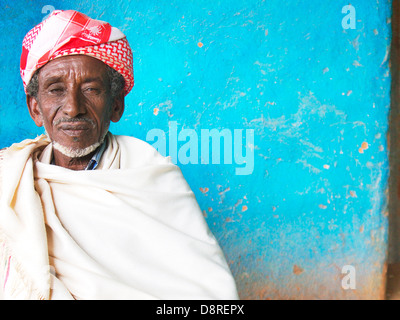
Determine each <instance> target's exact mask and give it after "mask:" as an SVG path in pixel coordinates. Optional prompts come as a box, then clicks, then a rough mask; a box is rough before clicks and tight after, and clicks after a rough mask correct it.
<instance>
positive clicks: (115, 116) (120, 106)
mask: <svg viewBox="0 0 400 320" xmlns="http://www.w3.org/2000/svg"><path fill="white" fill-rule="evenodd" d="M124 110H125V94H124V91H123V90H122V91H121V93H120V94H119V95H118V96H117V97H115V98H114V102H113V105H112V109H111V117H110V120H111V121H112V122H118V121H119V120H120V119H121V118H122V115H123V113H124Z"/></svg>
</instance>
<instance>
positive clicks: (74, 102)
mask: <svg viewBox="0 0 400 320" xmlns="http://www.w3.org/2000/svg"><path fill="white" fill-rule="evenodd" d="M62 111H63V113H64V114H65V115H67V116H69V117H70V118H75V117H77V116H78V115H81V114H85V113H86V108H85V106H84V103H83V99H82V97H81V93H80V92H79V90H68V92H67V93H66V95H65V102H64V106H63V110H62Z"/></svg>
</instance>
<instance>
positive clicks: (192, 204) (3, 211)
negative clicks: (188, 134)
mask: <svg viewBox="0 0 400 320" xmlns="http://www.w3.org/2000/svg"><path fill="white" fill-rule="evenodd" d="M107 143H108V147H107V149H106V151H105V153H104V154H103V157H102V160H101V162H100V167H99V169H96V170H93V171H73V170H68V169H65V168H62V167H58V166H54V165H51V164H49V163H50V158H51V145H49V141H48V140H47V138H46V137H45V136H41V137H38V138H37V139H35V140H25V141H23V142H21V143H19V144H14V145H13V146H11V147H10V148H8V149H7V150H6V151H5V152H4V153H3V160H1V161H0V164H1V165H0V180H1V181H0V195H1V197H0V263H1V265H0V285H1V288H0V292H1V291H3V298H4V299H237V298H238V296H237V292H236V286H235V282H234V280H233V277H232V274H231V273H230V270H229V268H228V266H227V263H226V261H225V258H224V255H223V253H222V251H221V249H220V247H219V246H218V244H217V242H216V240H215V238H214V236H213V235H212V234H211V233H210V231H209V229H208V226H207V224H206V222H205V220H204V218H203V216H202V213H201V210H200V208H199V206H198V204H197V202H196V199H195V197H194V194H193V192H192V191H191V190H190V187H189V186H188V184H187V183H186V181H185V179H184V178H183V176H182V173H181V171H180V169H179V168H178V167H177V166H175V165H174V164H172V163H171V161H170V160H169V158H164V157H162V156H161V155H159V154H158V153H157V151H156V150H155V149H154V148H152V147H151V146H150V145H148V144H147V143H145V142H143V141H140V140H138V139H135V138H132V137H126V136H113V135H111V134H109V135H108V137H107ZM46 146H47V147H46ZM43 150H44V151H43Z"/></svg>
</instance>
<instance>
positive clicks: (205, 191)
mask: <svg viewBox="0 0 400 320" xmlns="http://www.w3.org/2000/svg"><path fill="white" fill-rule="evenodd" d="M208 190H209V189H208V188H200V191H201V192H202V193H207V192H208Z"/></svg>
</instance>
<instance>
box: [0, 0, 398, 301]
mask: <svg viewBox="0 0 400 320" xmlns="http://www.w3.org/2000/svg"><path fill="white" fill-rule="evenodd" d="M351 4H352V6H353V8H354V9H355V12H354V13H355V15H356V16H355V19H356V20H355V29H351V28H350V29H345V28H344V26H346V25H347V24H349V25H350V23H351V22H354V21H353V20H347V18H349V16H347V15H348V14H349V13H351V12H344V13H342V8H343V7H344V6H346V5H348V1H344V0H343V1H342V0H339V1H318V2H315V1H299V0H290V1H278V0H270V1H261V0H240V1H239V0H237V1H236V0H219V1H211V0H193V1H182V0H181V1H179V0H168V1H160V0H136V1H122V0H119V1H105V0H91V1H82V0H79V1H78V0H70V1H61V0H46V1H41V0H38V1H29V0H18V1H12V0H1V4H0V19H1V25H0V72H1V75H2V76H1V78H0V147H6V146H8V145H10V144H11V143H13V142H17V141H20V140H22V139H25V138H28V137H32V138H33V137H35V136H36V135H37V134H39V133H42V130H41V129H38V128H36V127H35V125H34V124H33V122H32V120H31V119H30V117H29V114H28V112H27V109H26V106H25V97H24V93H23V88H22V83H21V80H20V78H19V56H20V52H21V49H20V48H21V42H22V39H23V37H24V35H25V33H26V32H27V31H28V30H29V29H30V28H32V27H33V26H34V25H35V24H37V23H38V22H40V21H41V20H42V19H43V18H44V17H45V16H46V14H47V13H48V12H47V11H46V8H44V9H43V7H44V6H45V5H50V6H53V7H54V8H56V9H76V10H79V11H81V12H83V13H85V14H87V15H89V16H91V17H93V18H98V19H102V20H106V21H108V22H110V23H111V24H112V25H114V26H116V27H119V28H120V29H121V30H122V31H123V32H124V33H125V34H126V35H127V37H128V40H129V41H130V43H131V47H132V49H133V52H134V69H135V81H136V85H135V87H134V89H133V90H132V92H131V93H130V94H129V95H128V97H127V99H126V105H127V108H126V112H125V115H124V117H123V118H122V120H121V121H120V122H119V123H118V124H116V125H113V126H112V132H114V133H116V134H126V135H132V136H136V137H138V138H141V139H143V140H146V138H147V139H148V140H151V139H150V138H151V134H153V135H154V134H155V133H157V132H158V133H161V132H164V133H165V140H164V142H165V143H166V144H165V153H166V154H170V151H171V152H172V154H171V156H172V157H173V158H174V159H175V160H176V162H177V164H178V165H179V166H180V167H181V168H182V171H183V173H184V175H185V176H186V178H187V180H188V182H189V184H190V186H191V187H192V189H193V191H194V192H195V194H196V197H197V199H198V201H199V204H200V206H201V208H202V210H203V212H204V215H205V216H206V218H207V221H208V223H209V225H210V227H211V229H212V231H213V232H214V234H215V235H216V237H217V238H218V240H219V241H220V243H221V246H222V247H223V249H224V251H225V253H226V256H227V259H228V262H229V264H230V266H231V268H232V272H233V274H234V276H235V278H236V281H237V284H238V288H239V292H240V295H241V297H242V298H245V299H287V298H292V299H301V298H311V299H314V298H317V299H326V298H336V299H359V298H361V299H362V298H373V299H374V298H380V297H382V296H383V292H384V280H385V279H384V274H385V268H386V260H387V233H388V232H387V230H388V225H387V199H386V194H387V180H388V171H389V165H388V149H387V140H386V135H387V131H388V112H389V105H390V99H389V94H390V80H391V79H390V73H389V68H388V59H389V55H388V54H389V48H390V41H391V33H390V28H391V25H390V16H391V2H390V1H377V0H354V1H352V2H351ZM42 9H43V12H42ZM346 17H347V18H346ZM343 19H344V20H343ZM342 22H343V23H342ZM154 129H159V130H158V131H154ZM204 129H210V130H212V129H217V130H219V131H218V132H222V130H223V129H226V130H225V131H224V132H225V134H226V135H227V138H229V136H230V137H231V138H232V141H231V142H230V143H229V145H228V149H226V150H225V149H223V148H224V144H223V141H229V139H228V140H221V148H220V149H219V151H220V152H219V153H218V152H217V151H215V150H214V152H212V144H211V142H210V143H209V144H208V143H207V144H205V145H208V147H209V148H210V150H211V151H210V152H209V154H208V155H209V161H208V162H209V163H208V164H204V162H205V161H206V160H205V159H204V157H203V158H202V157H201V150H202V145H201V141H202V139H203V143H204V142H207V141H208V140H207V139H206V138H205V136H204V135H203V134H202V133H204V132H205V131H204ZM235 129H236V131H235ZM185 130H187V131H185ZM202 130H203V131H202ZM246 130H248V131H246ZM149 132H150V133H151V134H149ZM235 132H241V133H243V136H242V138H240V137H236V139H235V136H234V134H235ZM189 133H190V134H191V135H188V136H186V134H189ZM246 133H248V135H246ZM251 133H254V135H251ZM175 135H176V137H175ZM179 136H180V138H181V140H182V141H178V137H179ZM160 137H161V136H159V137H158V140H157V139H156V138H155V139H154V141H150V143H157V142H158V146H162V145H163V144H162V143H161V142H162V139H161V138H160ZM160 141H161V142H160ZM205 145H204V146H205ZM229 146H231V147H230V148H229ZM235 146H236V147H240V149H239V148H236V149H235ZM230 150H232V151H230ZM186 151H188V152H187V153H186ZM195 151H197V152H198V154H197V155H196V153H195ZM175 152H176V155H175ZM179 152H180V153H179ZM235 152H236V153H235ZM213 154H214V156H216V155H220V156H221V157H222V156H228V158H229V156H231V157H232V162H231V164H224V160H223V159H224V158H223V157H222V158H221V161H220V162H221V164H216V163H215V162H216V161H212V155H213ZM204 155H207V154H203V156H204ZM240 155H242V157H245V156H246V157H245V159H244V160H245V161H246V163H243V162H242V160H243V159H242V160H241V159H240V157H239V156H240ZM235 156H236V157H235ZM190 157H191V158H190ZM188 159H191V162H192V163H188V164H185V161H188ZM196 159H197V161H196ZM196 162H197V163H196ZM202 162H203V163H202ZM240 168H244V169H242V171H240ZM238 170H239V171H238ZM243 170H244V171H243ZM240 173H241V174H240ZM345 265H351V266H353V267H354V270H355V272H356V278H355V280H356V289H349V290H345V289H344V288H343V287H342V280H343V279H344V277H345V276H346V274H343V273H342V268H343V266H345Z"/></svg>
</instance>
